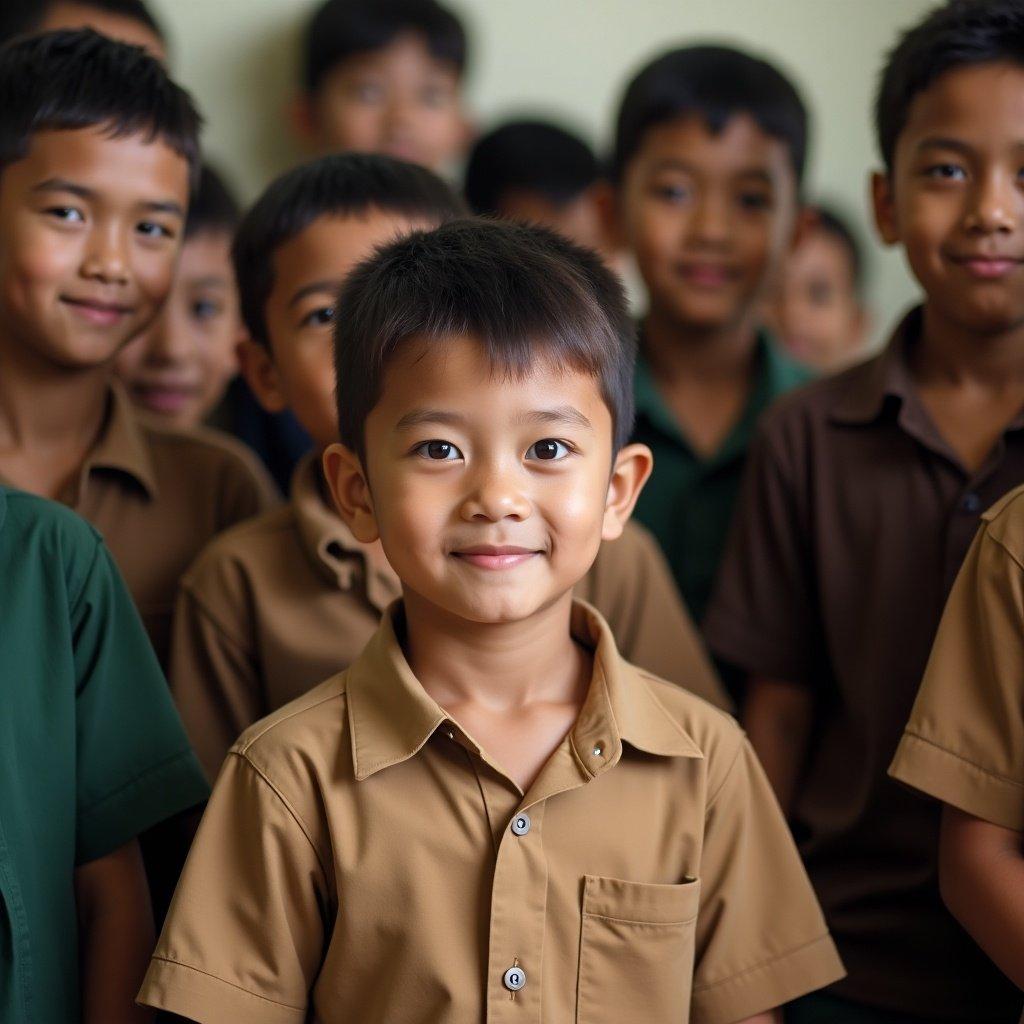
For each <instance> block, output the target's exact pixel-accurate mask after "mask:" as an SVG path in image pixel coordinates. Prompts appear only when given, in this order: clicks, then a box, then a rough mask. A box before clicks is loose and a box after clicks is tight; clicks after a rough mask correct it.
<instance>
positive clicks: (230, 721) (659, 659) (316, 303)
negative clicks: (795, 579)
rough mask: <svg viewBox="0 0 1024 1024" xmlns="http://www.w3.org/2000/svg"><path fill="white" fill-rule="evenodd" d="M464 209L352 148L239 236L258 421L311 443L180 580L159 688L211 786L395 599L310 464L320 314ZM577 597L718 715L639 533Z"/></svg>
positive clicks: (426, 175)
mask: <svg viewBox="0 0 1024 1024" xmlns="http://www.w3.org/2000/svg"><path fill="white" fill-rule="evenodd" d="M461 212H462V207H461V204H460V203H459V201H458V199H457V198H456V197H455V196H454V195H453V194H452V192H451V190H450V189H449V188H448V187H447V186H446V185H445V184H444V183H443V182H442V181H441V180H440V179H439V178H437V177H436V176H435V175H434V174H432V173H431V172H429V171H427V170H425V169H423V168H419V167H415V166H413V165H411V164H406V163H402V162H400V161H396V160H393V159H391V158H390V157H384V156H369V155H361V154H348V155H343V156H332V157H326V158H324V159H322V160H318V161H315V162H313V163H310V164H307V165H305V166H303V167H299V168H297V169H295V170H293V171H290V172H289V173H287V174H285V175H284V176H283V177H281V178H280V179H279V180H278V181H277V182H275V183H274V184H272V185H271V186H270V187H269V188H268V189H267V191H266V193H265V194H264V195H263V197H262V198H261V199H260V200H259V201H258V202H257V203H256V204H255V206H254V207H253V209H252V210H251V211H250V212H249V214H248V215H247V217H246V218H245V221H244V223H243V224H242V226H241V229H240V231H239V234H238V239H237V242H236V245H235V259H236V265H237V267H236V269H237V278H238V281H239V284H240V287H241V293H242V306H243V311H244V313H245V317H246V321H247V326H248V330H249V332H250V335H251V340H250V341H248V342H247V343H246V344H245V346H244V348H243V356H244V359H243V362H244V365H245V368H246V375H247V377H248V380H249V383H250V385H251V387H252V389H253V391H254V392H255V393H256V394H257V395H258V396H259V398H260V401H261V402H262V403H263V405H264V407H265V408H266V409H267V411H268V412H271V413H277V412H281V411H282V410H284V409H291V410H292V411H293V412H294V414H295V415H296V417H297V418H298V420H299V422H300V423H301V424H302V426H303V427H304V428H305V429H306V431H307V432H308V433H309V434H310V435H311V436H312V437H313V438H314V440H315V441H316V449H315V451H314V452H313V453H311V454H310V455H309V456H307V458H306V459H304V460H303V462H302V463H301V464H300V465H299V467H298V469H297V471H296V473H295V476H294V478H293V482H292V488H291V494H292V499H291V501H290V503H289V504H288V506H286V507H284V508H281V509H279V510H277V511H274V512H270V513H268V514H267V515H265V516H261V517H259V518H257V519H253V520H251V521H249V522H247V523H243V524H241V525H239V526H238V527H237V528H236V529H233V530H230V531H228V532H227V533H225V534H224V535H223V536H221V537H218V538H217V539H216V540H214V541H213V543H212V544H211V545H210V546H209V547H208V548H207V549H206V551H204V552H203V554H202V555H201V556H200V558H199V559H198V560H197V561H196V563H195V564H194V565H193V566H192V568H191V569H190V570H189V571H188V573H187V574H186V575H185V577H184V579H183V581H182V586H181V591H180V595H179V599H178V605H177V611H176V615H175V636H174V644H173V656H172V661H171V685H172V688H173V690H174V694H175V698H176V700H177V702H178V705H179V707H180V709H181V712H182V715H183V717H184V719H185V722H186V724H187V728H188V730H189V734H190V736H191V738H192V741H193V743H194V744H195V747H196V750H197V751H198V752H199V755H200V758H201V760H202V762H203V764H204V766H205V768H206V770H207V772H208V774H209V775H210V777H211V779H212V778H214V777H215V776H216V774H217V771H218V769H219V768H220V766H221V763H222V762H223V760H224V756H225V754H226V753H227V751H228V748H229V747H230V746H231V744H232V743H233V742H234V741H235V739H236V738H237V737H238V735H239V734H240V733H241V732H242V731H243V730H244V729H245V728H246V727H247V726H249V725H251V724H252V723H253V722H255V721H256V720H257V719H259V718H262V717H263V716H264V715H267V714H269V713H270V712H271V711H274V710H276V709H277V708H279V707H281V706H282V705H283V704H286V703H287V702H288V701H290V700H292V699H294V698H295V697H298V696H300V695H301V694H303V693H305V692H306V691H307V690H308V689H310V688H311V687H312V686H314V685H315V684H316V683H319V682H321V681H322V680H323V679H325V678H326V677H327V676H329V675H332V674H334V673H335V672H338V671H340V670H341V669H343V668H346V667H347V666H348V665H349V664H351V663H352V662H353V661H354V660H355V658H356V656H357V655H358V654H359V652H360V651H361V650H362V648H363V647H364V646H365V644H366V642H367V641H368V640H369V639H370V637H371V636H372V635H373V633H374V632H375V631H376V629H377V626H378V624H379V622H380V618H381V616H382V615H383V613H384V610H385V609H386V608H387V606H388V605H389V604H390V603H391V602H392V601H394V600H395V599H396V598H397V597H399V596H400V594H401V584H400V582H399V580H398V577H397V576H396V575H395V573H394V571H393V570H392V568H391V567H390V565H389V564H388V562H387V559H386V558H384V555H383V553H382V551H381V550H380V546H379V544H371V545H364V544H362V543H360V542H359V541H357V540H356V539H355V538H354V537H353V536H352V534H351V532H350V531H349V529H348V528H347V527H346V526H345V524H344V523H343V522H342V521H341V520H340V519H339V518H338V516H337V515H336V514H335V512H334V509H333V507H331V504H330V500H329V498H328V497H327V488H326V485H325V482H324V480H323V475H322V471H321V469H320V458H321V456H322V453H323V450H324V449H325V448H326V447H327V446H328V445H329V444H330V443H331V442H332V441H333V439H334V438H335V437H337V432H338V425H337V413H336V407H335V400H334V369H333V365H332V359H333V345H332V338H331V330H332V324H333V321H334V310H335V307H336V300H337V292H338V289H339V288H340V286H341V282H342V281H343V279H344V278H345V276H346V275H347V273H348V272H349V271H350V270H351V269H352V267H353V266H355V265H356V264H357V263H358V262H359V261H360V260H362V259H364V258H365V257H366V256H368V255H369V254H370V253H371V252H372V251H373V249H374V248H375V247H376V246H377V245H380V244H381V243H384V242H387V241H390V240H393V239H394V238H395V237H397V236H399V235H402V234H408V233H409V232H410V231H412V230H413V229H415V228H422V227H432V226H435V225H437V224H440V223H442V222H443V221H446V220H450V219H452V217H454V216H456V215H458V214H459V213H461ZM341 315H344V313H342V314H341ZM578 596H580V597H582V598H584V599H585V600H587V601H590V602H591V603H593V604H595V605H596V606H597V608H598V610H599V611H600V612H601V613H602V614H603V615H604V616H605V617H606V619H607V620H608V622H609V624H610V626H611V628H612V631H613V633H614V634H615V637H616V640H617V642H618V643H619V645H620V649H621V650H622V652H623V653H624V654H625V655H626V657H628V658H629V659H630V660H633V661H636V662H637V663H638V664H640V665H642V666H643V667H644V668H647V669H648V670H650V671H652V672H656V673H657V674H659V675H662V676H665V677H667V678H669V679H671V680H673V681H674V682H678V683H680V684H682V685H684V686H686V687H687V688H689V689H691V690H693V691H694V692H696V693H697V694H698V695H700V696H703V697H706V698H708V699H710V700H712V701H714V702H715V703H718V704H720V705H722V706H724V705H725V700H726V699H725V697H724V695H723V694H722V691H721V689H720V687H719V685H718V682H717V679H716V678H715V676H714V672H713V670H712V669H711V667H710V665H709V663H708V660H707V658H706V656H705V654H704V651H703V648H702V647H701V644H700V641H699V639H698V638H697V636H696V632H695V630H694V629H693V627H692V625H691V623H690V621H689V617H688V616H687V614H686V612H685V610H684V609H683V606H682V603H681V601H680V599H679V596H678V594H677V593H676V590H675V586H674V584H673V582H672V579H671V575H670V574H669V572H668V569H667V567H666V566H665V564H664V560H663V558H662V556H661V554H660V553H659V552H658V550H657V546H656V545H655V543H654V541H653V540H652V539H651V538H650V536H649V535H647V534H646V532H645V531H643V530H642V528H640V527H637V526H627V527H626V530H625V532H624V534H623V536H622V537H621V538H620V539H619V540H617V541H614V542H613V543H610V544H608V545H605V546H603V547H602V549H601V552H600V554H599V555H598V557H597V560H596V562H595V564H594V566H593V568H592V569H591V571H590V572H589V573H588V574H587V575H586V576H585V577H584V579H583V580H582V581H581V583H580V586H579V591H578Z"/></svg>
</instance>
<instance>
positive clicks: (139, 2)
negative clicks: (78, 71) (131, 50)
mask: <svg viewBox="0 0 1024 1024" xmlns="http://www.w3.org/2000/svg"><path fill="white" fill-rule="evenodd" d="M56 2H57V0H2V2H0V43H6V42H7V41H8V40H9V39H14V38H16V37H17V36H24V35H30V34H32V33H33V32H37V31H38V30H39V27H40V26H41V25H42V24H43V22H44V21H45V20H46V16H47V15H48V14H49V13H50V9H51V8H52V7H53V6H54V4H55V3H56ZM74 3H75V4H77V5H78V6H79V7H87V8H92V9H93V10H96V11H103V12H104V13H105V14H116V15H118V16H119V17H122V18H129V19H131V20H132V21H135V22H138V23H139V24H140V25H144V26H145V27H146V28H147V29H149V31H150V32H152V33H153V35H155V36H156V37H157V39H159V40H160V42H162V43H164V44H166V42H167V38H166V36H165V35H164V31H163V29H162V28H161V27H160V22H158V21H157V20H156V18H155V17H154V15H153V12H152V11H151V10H150V9H149V8H148V7H147V6H146V4H145V3H144V2H143V0H74Z"/></svg>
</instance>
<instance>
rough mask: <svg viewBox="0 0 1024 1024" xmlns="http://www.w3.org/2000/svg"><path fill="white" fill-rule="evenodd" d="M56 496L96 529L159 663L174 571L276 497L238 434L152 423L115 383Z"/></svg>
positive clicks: (176, 578)
mask: <svg viewBox="0 0 1024 1024" xmlns="http://www.w3.org/2000/svg"><path fill="white" fill-rule="evenodd" d="M57 497H58V500H59V501H61V502H62V503H63V504H65V505H68V506H70V507H71V508H72V509H74V511H75V512H77V513H78V514H79V515H80V516H81V517H82V518H83V519H85V520H87V521H88V522H90V523H92V525H93V526H94V527H96V529H97V530H99V532H100V533H101V534H102V535H103V540H104V541H105V543H106V546H107V548H108V549H109V551H110V553H111V554H112V555H113V557H114V562H115V563H116V564H117V567H118V569H119V570H120V571H121V575H122V576H123V577H124V581H125V583H126V584H127V585H128V591H129V593H130V594H131V596H132V599H133V600H134V602H135V606H136V607H137V608H138V610H139V614H140V615H141V616H142V621H143V624H144V625H145V627H146V632H147V633H148V634H149V638H150V640H151V641H152V643H153V647H154V648H155V650H156V653H157V656H158V658H159V659H160V663H161V664H162V665H163V666H164V667H165V668H166V666H167V655H168V648H169V646H170V630H171V614H172V611H173V609H174V599H175V594H176V593H177V589H178V581H179V579H180V577H181V575H182V573H183V572H184V571H185V570H186V569H187V568H188V566H189V565H190V564H191V563H192V561H193V560H194V559H195V557H196V555H197V554H198V553H199V552H200V551H201V550H202V549H203V548H204V547H205V546H206V544H207V543H208V542H209V541H210V540H211V539H212V538H213V537H214V536H215V535H216V534H218V533H220V532H221V531H222V530H225V529H227V528H228V527H229V526H233V525H234V524H235V523H237V522H239V521H240V520H242V519H247V518H248V517H249V516H253V515H256V514H257V513H259V512H264V511H266V510H267V509H268V508H270V507H272V506H273V505H274V504H276V502H277V500H278V497H277V491H276V489H275V487H274V484H273V482H272V481H271V479H270V477H269V476H268V474H267V472H266V471H265V470H264V469H263V467H262V466H261V465H260V464H259V462H258V460H257V459H256V457H255V456H254V455H253V454H252V453H251V452H249V451H248V450H247V449H246V448H244V447H243V446H242V445H241V444H239V443H238V442H236V441H234V440H232V439H231V438H230V437H228V436H227V435H225V434H221V433H219V432H217V431H213V430H207V429H195V430H189V431H181V430H170V429H167V428H164V427H159V426H156V425H153V424H151V423H149V422H148V421H146V420H144V419H142V418H141V417H139V416H138V415H137V414H136V413H135V411H134V410H133V409H132V407H131V403H130V402H129V400H128V397H127V395H126V394H125V393H124V391H123V390H122V388H121V387H120V386H118V385H116V384H114V385H112V386H111V391H110V405H109V412H108V414H107V419H106V422H105V424H104V426H103V429H102V431H101V433H100V436H99V439H98V440H97V441H96V444H95V445H93V447H92V449H91V450H90V451H89V453H88V455H86V457H85V460H84V461H83V463H82V466H81V468H80V470H79V472H78V474H77V476H76V477H75V479H74V480H72V481H71V483H70V484H69V485H68V487H67V488H66V489H65V491H64V492H63V493H62V494H60V495H58V496H57Z"/></svg>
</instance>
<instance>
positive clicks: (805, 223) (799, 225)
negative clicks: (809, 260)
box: [789, 206, 821, 253]
mask: <svg viewBox="0 0 1024 1024" xmlns="http://www.w3.org/2000/svg"><path fill="white" fill-rule="evenodd" d="M820 223H821V217H820V216H819V214H818V211H817V210H815V209H814V208H813V207H811V206H801V207H800V209H799V210H798V211H797V214H796V221H795V222H794V223H793V234H792V235H791V236H790V239H789V251H790V252H791V253H792V252H795V251H796V250H797V249H798V248H799V247H800V246H801V245H802V244H803V243H804V242H806V241H807V238H808V236H809V235H810V234H811V233H812V232H813V231H814V229H815V228H816V227H817V226H818V225H819V224H820Z"/></svg>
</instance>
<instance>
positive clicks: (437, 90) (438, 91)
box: [420, 85, 449, 109]
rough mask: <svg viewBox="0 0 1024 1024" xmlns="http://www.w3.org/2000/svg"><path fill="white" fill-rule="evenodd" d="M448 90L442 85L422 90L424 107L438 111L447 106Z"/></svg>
mask: <svg viewBox="0 0 1024 1024" xmlns="http://www.w3.org/2000/svg"><path fill="white" fill-rule="evenodd" d="M448 95H449V93H448V90H447V89H445V88H444V87H443V86H440V85H427V86H424V88H423V89H422V90H420V99H421V100H422V102H423V105H424V106H427V107H433V108H435V109H438V108H440V107H444V106H447V104H448Z"/></svg>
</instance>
